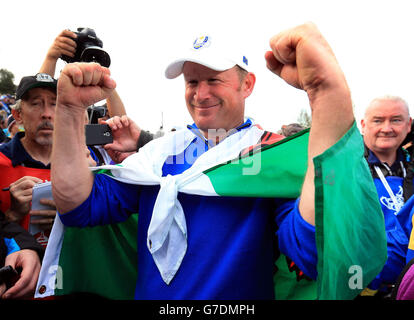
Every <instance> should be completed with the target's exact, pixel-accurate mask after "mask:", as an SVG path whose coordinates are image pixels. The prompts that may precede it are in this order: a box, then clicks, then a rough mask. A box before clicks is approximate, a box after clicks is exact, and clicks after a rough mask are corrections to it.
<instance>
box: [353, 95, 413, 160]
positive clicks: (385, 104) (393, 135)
mask: <svg viewBox="0 0 414 320" xmlns="http://www.w3.org/2000/svg"><path fill="white" fill-rule="evenodd" d="M411 121H412V120H411V118H410V116H409V112H408V108H407V106H406V105H405V104H404V103H403V102H402V101H399V100H389V99H378V100H374V101H373V102H372V103H371V104H370V106H369V107H368V108H367V110H366V112H365V117H364V119H363V120H362V121H361V126H362V134H363V135H364V142H365V144H366V146H367V147H368V148H369V149H370V150H371V151H373V152H374V153H375V155H376V156H377V157H378V158H379V159H380V160H381V161H385V159H386V158H388V159H389V158H394V157H395V155H396V151H397V149H398V147H399V146H400V145H401V143H402V142H403V141H404V139H405V137H406V136H407V134H408V133H409V132H410V130H411ZM387 162H388V161H387ZM388 164H392V163H388Z"/></svg>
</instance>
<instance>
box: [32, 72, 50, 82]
mask: <svg viewBox="0 0 414 320" xmlns="http://www.w3.org/2000/svg"><path fill="white" fill-rule="evenodd" d="M36 81H39V82H53V81H54V79H53V78H52V77H51V76H50V75H48V74H46V73H38V74H37V75H36Z"/></svg>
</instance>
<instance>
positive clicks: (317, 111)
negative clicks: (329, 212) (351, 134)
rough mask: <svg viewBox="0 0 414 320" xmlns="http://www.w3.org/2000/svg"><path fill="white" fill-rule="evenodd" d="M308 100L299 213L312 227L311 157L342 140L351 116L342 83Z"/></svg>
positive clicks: (351, 121) (348, 95)
mask: <svg viewBox="0 0 414 320" xmlns="http://www.w3.org/2000/svg"><path fill="white" fill-rule="evenodd" d="M344 81H345V80H344ZM312 98H313V99H312ZM312 98H311V99H310V102H311V108H312V127H311V129H310V132H309V147H308V170H307V172H306V176H305V181H304V184H303V187H302V193H301V201H300V203H299V210H300V213H301V215H302V217H303V219H304V220H305V221H307V222H308V223H310V224H312V225H315V200H314V199H315V185H314V178H315V172H314V165H313V158H315V157H316V156H318V155H320V154H322V153H323V152H324V151H325V150H327V149H328V148H330V147H332V146H333V145H334V144H335V143H336V142H338V141H339V140H340V139H341V138H342V136H343V135H344V134H345V133H346V132H347V131H348V130H349V128H351V126H352V123H353V122H354V116H353V112H352V101H351V96H350V92H349V89H348V87H347V85H346V82H344V83H342V84H340V85H339V86H338V87H337V88H335V89H332V90H331V89H330V90H327V92H319V93H318V95H316V96H315V97H312Z"/></svg>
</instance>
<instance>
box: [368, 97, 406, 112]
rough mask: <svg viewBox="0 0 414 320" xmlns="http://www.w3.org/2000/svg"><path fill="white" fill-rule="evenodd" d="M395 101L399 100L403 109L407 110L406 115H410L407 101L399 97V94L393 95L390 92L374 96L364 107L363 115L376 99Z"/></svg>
mask: <svg viewBox="0 0 414 320" xmlns="http://www.w3.org/2000/svg"><path fill="white" fill-rule="evenodd" d="M384 100H385V101H395V102H400V103H402V105H403V106H404V107H405V109H406V110H407V114H408V116H410V109H409V107H408V103H407V101H405V100H404V99H403V98H401V97H399V96H393V95H390V94H386V95H383V96H380V97H377V98H374V99H373V100H372V101H371V102H370V103H369V104H368V107H367V108H366V109H365V115H366V112H367V110H368V109H369V107H371V105H372V104H374V102H376V101H384Z"/></svg>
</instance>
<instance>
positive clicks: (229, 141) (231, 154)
mask: <svg viewBox="0 0 414 320" xmlns="http://www.w3.org/2000/svg"><path fill="white" fill-rule="evenodd" d="M262 134H263V130H261V129H259V128H258V127H256V126H251V127H250V128H247V129H244V130H241V131H238V132H236V133H234V134H232V135H230V136H229V137H227V138H226V139H224V140H223V141H222V142H221V143H220V144H218V145H216V146H215V147H213V148H211V149H209V150H208V151H206V152H205V153H203V154H202V155H201V156H199V157H198V158H197V159H196V160H195V162H194V164H193V165H192V166H191V167H190V168H189V169H187V170H185V171H184V172H182V173H181V174H177V175H174V176H172V175H167V176H166V177H162V166H163V164H164V162H165V161H166V159H167V158H168V157H169V156H171V155H178V154H180V153H182V152H183V151H184V150H186V148H187V147H188V146H189V145H190V144H191V142H192V141H193V140H194V137H195V135H194V133H192V132H191V131H190V130H187V129H185V130H183V131H181V130H180V131H178V132H177V133H175V134H170V135H168V136H164V137H162V138H159V139H156V140H153V141H151V142H150V143H148V144H147V145H145V146H144V147H142V148H141V149H140V152H138V153H136V154H134V155H131V156H130V157H128V158H126V160H125V161H124V162H122V167H119V166H101V167H96V168H94V169H98V170H99V169H110V170H111V173H112V175H113V177H114V178H115V179H117V180H120V181H124V182H127V183H134V184H141V185H157V184H159V185H160V190H159V192H158V195H157V198H156V201H155V204H154V208H153V213H152V217H151V222H150V225H149V227H148V235H147V247H148V250H149V251H150V252H151V255H152V257H153V259H154V262H155V264H156V265H157V268H158V269H159V271H160V274H161V276H162V279H163V280H164V282H165V283H167V284H169V283H170V282H171V280H172V279H173V278H174V276H175V274H176V272H177V271H178V269H179V267H180V265H181V262H182V260H183V258H184V255H185V253H186V250H187V226H186V220H185V215H184V212H183V208H182V206H181V204H180V202H179V201H178V199H177V194H178V192H180V191H181V190H182V189H184V187H185V185H186V184H188V183H189V182H191V181H192V180H193V179H194V178H195V177H196V176H199V175H200V174H202V172H204V171H205V170H207V169H209V168H212V167H214V166H215V165H218V164H221V163H224V162H226V161H229V160H233V159H234V158H236V157H237V156H238V155H239V154H240V152H241V151H242V150H244V149H245V148H248V147H250V146H252V145H254V144H256V143H257V142H258V141H259V140H260V137H261V136H262ZM199 194H203V192H202V190H199Z"/></svg>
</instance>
